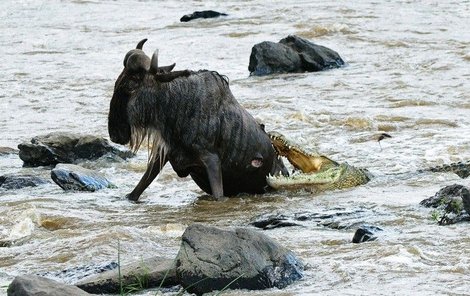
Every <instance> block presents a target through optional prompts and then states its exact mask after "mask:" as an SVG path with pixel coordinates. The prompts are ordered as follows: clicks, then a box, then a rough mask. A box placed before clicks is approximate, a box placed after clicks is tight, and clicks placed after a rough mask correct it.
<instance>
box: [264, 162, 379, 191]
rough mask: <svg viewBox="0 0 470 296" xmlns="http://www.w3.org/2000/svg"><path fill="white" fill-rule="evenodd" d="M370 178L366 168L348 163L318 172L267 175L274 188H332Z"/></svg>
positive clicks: (268, 181)
mask: <svg viewBox="0 0 470 296" xmlns="http://www.w3.org/2000/svg"><path fill="white" fill-rule="evenodd" d="M369 180H370V174H369V173H368V171H367V170H363V169H358V168H355V167H352V166H350V165H348V164H341V165H340V166H338V167H334V168H330V169H328V170H325V171H323V172H319V173H310V174H304V173H298V174H294V175H292V176H289V177H284V176H268V177H267V183H268V184H269V186H271V187H272V188H274V189H286V190H294V189H300V188H306V189H310V190H320V191H324V190H332V189H344V188H351V187H356V186H359V185H363V184H366V183H367V182H369Z"/></svg>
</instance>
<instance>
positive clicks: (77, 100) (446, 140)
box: [0, 0, 470, 295]
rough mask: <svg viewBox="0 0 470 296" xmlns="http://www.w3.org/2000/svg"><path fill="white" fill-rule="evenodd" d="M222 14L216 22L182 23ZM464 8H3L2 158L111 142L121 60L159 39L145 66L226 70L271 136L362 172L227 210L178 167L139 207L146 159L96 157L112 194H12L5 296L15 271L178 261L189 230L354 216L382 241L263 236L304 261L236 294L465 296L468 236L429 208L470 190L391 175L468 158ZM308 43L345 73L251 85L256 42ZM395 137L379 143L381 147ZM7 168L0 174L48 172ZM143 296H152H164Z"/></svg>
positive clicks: (319, 4) (309, 226)
mask: <svg viewBox="0 0 470 296" xmlns="http://www.w3.org/2000/svg"><path fill="white" fill-rule="evenodd" d="M207 9H213V10H217V11H220V12H225V13H228V14H229V16H227V17H223V18H218V19H206V20H196V21H192V22H188V23H181V22H179V19H180V17H181V16H183V15H184V14H188V13H191V12H193V11H196V10H207ZM469 16H470V1H448V0H446V1H427V0H418V1H377V0H376V1H366V0H359V1H301V0H292V1H265V0H252V1H223V2H222V1H176V0H169V1H132V0H125V1H97V0H96V1H95V0H89V1H87V0H83V1H82V0H68V1H65V0H63V1H57V0H55V1H45V0H44V1H43V0H18V1H13V0H3V1H1V2H0V29H1V35H0V48H1V53H2V57H3V62H2V67H1V72H0V110H1V115H0V131H1V137H0V147H12V148H16V146H17V145H18V144H19V143H21V142H24V141H29V140H30V139H31V138H32V137H34V136H37V135H42V134H45V133H48V132H52V131H69V132H74V133H91V134H95V135H98V136H103V137H108V135H107V113H108V110H109V101H110V98H111V96H112V91H113V86H114V81H115V79H116V78H117V76H118V75H119V73H120V71H121V70H122V60H123V58H124V55H125V53H126V52H127V51H128V50H129V49H131V48H134V47H135V44H136V43H137V42H138V41H139V40H141V39H143V38H148V39H149V41H148V42H147V43H146V45H145V47H144V49H145V50H146V51H147V53H148V54H149V55H150V54H151V53H152V52H153V51H154V50H155V49H156V48H158V49H159V50H160V63H161V64H171V63H173V62H176V63H177V66H176V69H180V70H181V69H194V70H197V69H211V70H216V71H218V72H219V73H221V74H224V75H226V76H228V78H229V79H230V85H231V89H232V92H233V93H234V95H235V97H236V98H237V99H238V100H239V102H240V103H241V104H242V105H243V106H244V107H245V108H247V109H248V110H249V112H251V114H253V115H254V116H255V117H256V118H257V119H258V120H259V121H262V122H264V123H265V125H266V129H267V130H268V131H270V130H276V131H279V132H281V133H283V134H285V135H287V136H288V137H289V138H291V139H293V140H295V141H296V142H297V143H299V144H301V145H303V146H305V147H308V148H312V149H316V150H318V151H320V152H321V153H323V154H325V155H328V156H329V157H331V158H333V159H334V160H337V161H340V162H345V161H347V162H348V163H349V164H352V165H356V166H361V167H367V168H368V169H369V170H370V171H371V172H372V173H373V174H374V175H375V178H374V179H373V180H372V181H371V182H370V183H368V184H367V185H364V186H361V187H357V188H353V189H347V190H338V191H330V192H323V193H312V192H309V191H308V190H299V191H295V192H276V193H270V194H266V195H260V196H250V195H245V196H242V197H237V198H233V199H229V200H228V201H225V202H214V201H205V200H201V199H199V198H198V197H200V196H201V195H203V192H202V191H201V190H200V189H199V188H198V187H197V186H196V185H195V184H194V182H193V181H192V180H191V179H189V178H185V179H180V178H178V177H177V176H176V174H175V173H174V172H172V170H171V167H169V166H168V167H166V168H165V169H164V171H163V173H162V174H161V175H160V176H159V178H158V179H157V180H156V181H155V182H154V183H153V184H152V185H151V186H150V187H149V188H148V189H147V190H146V191H145V192H144V194H143V196H142V197H141V201H142V203H140V204H133V203H130V202H128V201H127V200H126V199H125V198H124V196H125V194H126V193H128V192H130V191H131V190H132V189H133V187H134V186H135V185H136V183H137V182H138V180H139V179H140V177H141V175H142V174H143V172H144V170H145V165H146V159H147V151H146V150H145V149H143V150H142V151H140V152H139V153H138V155H137V157H135V158H133V159H131V160H129V161H126V162H122V163H107V162H94V163H89V164H88V167H92V168H94V169H96V170H98V171H100V172H102V173H104V174H105V175H106V176H108V178H109V179H110V180H111V181H112V182H113V183H115V184H116V185H117V188H116V189H106V190H102V191H98V192H96V193H78V192H71V193H69V192H64V191H63V190H62V189H61V188H59V187H58V186H55V185H54V184H50V185H44V186H39V187H36V188H24V189H21V190H14V191H12V190H10V191H7V190H3V191H0V239H15V240H22V243H19V244H16V245H14V246H12V247H4V248H0V286H2V288H0V294H1V293H5V291H6V288H5V286H6V285H8V283H9V282H10V281H11V280H12V279H13V278H14V276H16V275H18V274H24V273H38V272H43V271H58V270H62V269H66V268H70V267H74V266H82V265H87V264H94V263H109V262H111V261H116V260H117V254H118V252H117V243H118V241H120V244H121V254H120V257H121V261H122V263H124V264H125V263H130V262H134V261H136V260H139V259H140V258H142V257H147V256H151V255H162V256H167V257H169V258H171V257H173V256H175V254H176V253H177V251H178V249H179V241H180V236H181V234H182V232H183V231H184V229H185V227H186V226H187V225H189V224H191V223H194V222H199V223H205V224H209V225H214V226H219V227H224V228H225V227H236V226H241V227H250V226H249V223H250V222H251V221H252V220H253V219H254V217H257V216H259V215H266V214H274V213H281V214H286V215H290V214H292V215H293V214H295V213H299V212H307V213H320V214H327V213H336V212H341V211H343V212H351V213H360V214H354V215H349V216H348V215H345V218H344V220H339V221H340V223H346V224H348V223H349V224H354V223H357V224H358V225H359V224H362V223H364V224H371V225H375V226H378V227H380V228H382V229H384V231H383V233H382V234H381V237H380V239H378V240H377V241H374V242H368V243H363V244H352V243H351V238H352V236H353V234H354V230H355V228H354V227H352V228H347V229H333V228H331V227H325V226H322V225H319V224H317V223H313V222H312V223H305V224H304V225H303V226H301V227H290V228H279V229H274V230H268V231H265V233H266V234H267V235H269V236H271V237H273V238H274V239H276V240H278V241H280V242H282V244H283V245H285V246H286V247H288V248H290V249H292V250H293V251H294V252H295V253H296V254H297V255H298V256H299V257H300V258H302V260H303V261H304V263H305V264H306V266H307V269H306V271H305V277H304V279H303V280H301V281H299V282H297V283H294V284H293V285H290V286H288V287H287V288H285V289H284V290H277V289H273V290H268V291H262V292H253V291H231V292H228V293H227V295H364V294H371V295H411V294H413V295H469V294H468V293H470V227H469V224H468V223H462V224H456V225H451V226H446V227H444V226H438V225H437V224H436V221H434V220H433V219H432V217H431V211H430V210H429V209H425V208H422V207H420V206H419V202H420V201H421V200H422V199H424V198H427V197H429V196H432V195H434V193H436V192H437V191H438V190H439V189H440V188H442V187H444V186H446V185H451V184H454V183H459V184H463V185H466V186H469V185H470V183H469V181H468V179H464V180H462V179H459V177H458V176H456V175H454V174H451V173H429V174H416V175H413V174H410V175H408V177H407V178H396V177H394V176H393V174H397V173H401V172H409V171H414V170H417V169H420V168H425V167H429V166H433V165H440V164H444V163H449V162H453V161H460V160H463V161H465V160H469V159H470V83H469V81H470V31H469V28H470V21H469V20H470V18H469ZM289 34H296V35H298V36H301V37H304V38H307V39H309V40H310V41H313V42H315V43H317V44H321V45H324V46H327V47H329V48H331V49H333V50H335V51H337V52H338V53H339V54H340V55H341V56H342V58H343V59H344V60H345V61H346V62H347V66H345V67H343V68H340V69H335V70H330V71H324V72H317V73H299V74H284V75H272V76H265V77H252V76H249V72H248V62H249V56H250V52H251V48H252V46H253V45H254V44H256V43H259V42H262V41H274V42H277V41H279V40H280V39H282V38H284V37H286V36H288V35H289ZM382 132H386V133H389V134H390V135H391V136H392V138H390V139H385V140H384V141H382V142H381V146H379V143H378V142H377V136H378V135H379V134H380V133H382ZM49 170H50V168H34V169H32V168H23V167H22V161H21V160H20V159H19V158H18V155H15V154H9V155H4V156H0V174H25V173H33V174H39V175H42V176H45V177H48V176H49ZM154 294H155V292H154V291H153V292H148V291H147V292H143V293H142V295H154Z"/></svg>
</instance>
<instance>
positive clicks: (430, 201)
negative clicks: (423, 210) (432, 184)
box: [420, 184, 470, 225]
mask: <svg viewBox="0 0 470 296" xmlns="http://www.w3.org/2000/svg"><path fill="white" fill-rule="evenodd" d="M420 205H422V206H425V207H428V208H435V209H436V210H435V211H434V212H433V213H432V216H433V218H434V219H435V220H437V222H438V223H439V224H440V225H449V224H454V223H457V222H462V221H470V216H469V215H470V191H469V188H467V187H465V186H463V185H459V184H454V185H449V186H446V187H444V188H442V189H441V190H439V191H438V192H437V193H436V194H435V195H434V196H432V197H430V198H427V199H425V200H423V201H421V202H420Z"/></svg>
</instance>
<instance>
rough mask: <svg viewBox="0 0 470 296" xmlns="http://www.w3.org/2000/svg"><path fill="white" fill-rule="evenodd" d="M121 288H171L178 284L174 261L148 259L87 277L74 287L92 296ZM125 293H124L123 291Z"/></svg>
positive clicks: (117, 290)
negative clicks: (92, 295) (119, 269)
mask: <svg viewBox="0 0 470 296" xmlns="http://www.w3.org/2000/svg"><path fill="white" fill-rule="evenodd" d="M121 284H122V287H135V288H140V289H147V288H154V287H162V288H163V287H171V286H175V285H177V284H178V282H177V279H176V268H175V261H174V260H170V259H164V258H160V257H152V258H148V259H145V260H142V261H139V262H136V263H134V264H130V265H125V266H122V267H121V279H120V278H119V271H118V270H117V269H114V270H110V271H106V272H103V273H100V274H97V275H93V276H91V277H87V278H85V279H83V280H81V281H79V282H78V283H76V284H75V285H76V286H77V287H79V288H80V289H82V290H85V291H87V292H89V293H92V294H101V293H119V292H120V288H121ZM124 292H126V291H124Z"/></svg>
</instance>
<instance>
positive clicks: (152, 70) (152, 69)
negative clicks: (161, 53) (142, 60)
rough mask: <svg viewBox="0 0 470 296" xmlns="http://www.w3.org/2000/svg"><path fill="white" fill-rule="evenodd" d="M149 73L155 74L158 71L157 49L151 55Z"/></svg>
mask: <svg viewBox="0 0 470 296" xmlns="http://www.w3.org/2000/svg"><path fill="white" fill-rule="evenodd" d="M149 72H150V73H152V74H156V73H158V49H157V50H155V52H154V53H153V55H152V61H151V62H150V70H149Z"/></svg>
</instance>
